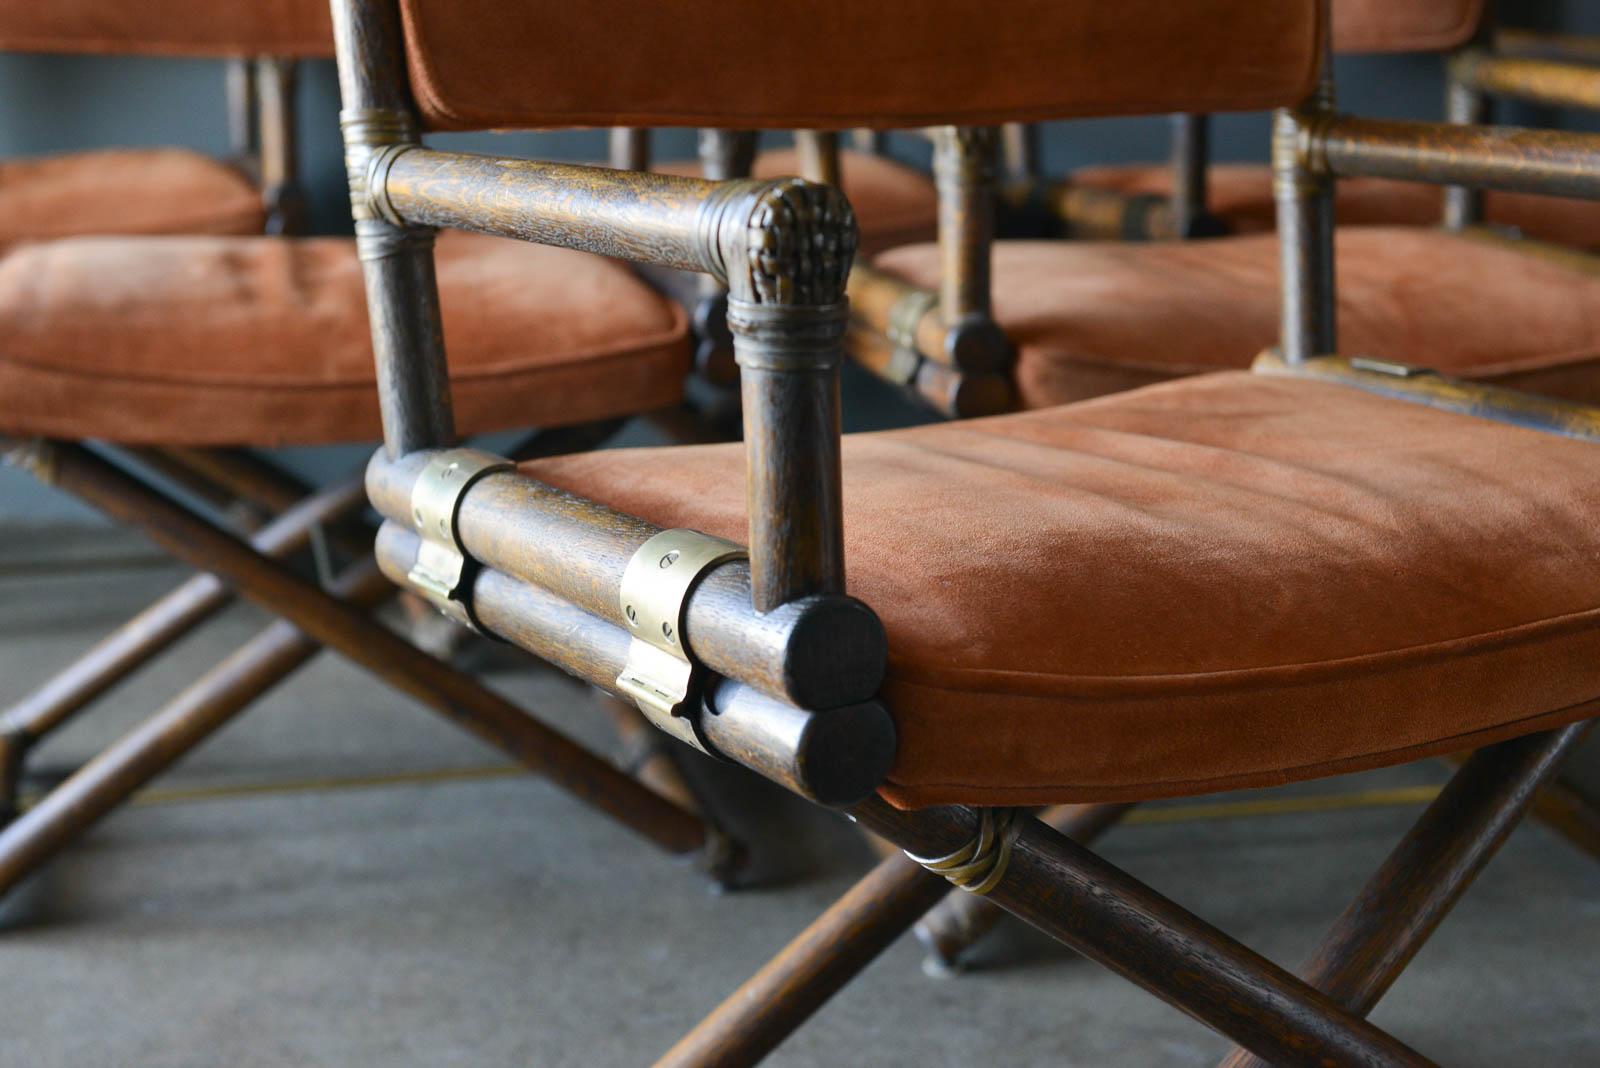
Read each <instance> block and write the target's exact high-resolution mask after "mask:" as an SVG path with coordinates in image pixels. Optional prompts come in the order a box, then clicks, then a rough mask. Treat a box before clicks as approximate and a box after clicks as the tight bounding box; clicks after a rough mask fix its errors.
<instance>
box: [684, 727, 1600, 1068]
mask: <svg viewBox="0 0 1600 1068" xmlns="http://www.w3.org/2000/svg"><path fill="white" fill-rule="evenodd" d="M1591 722H1592V721H1585V722H1582V723H1578V724H1574V725H1572V726H1569V727H1565V728H1562V729H1559V730H1555V731H1549V732H1546V733H1543V734H1537V735H1530V736H1527V737H1523V738H1517V739H1513V740H1511V741H1507V742H1502V743H1500V744H1498V745H1493V746H1489V747H1487V748H1484V749H1482V750H1480V751H1478V752H1477V753H1476V754H1474V755H1473V756H1472V757H1471V758H1469V759H1468V760H1467V761H1466V762H1465V763H1464V765H1463V766H1462V767H1461V769H1460V770H1459V771H1458V772H1457V773H1456V774H1455V776H1454V777H1453V778H1452V779H1451V780H1450V782H1449V784H1448V785H1447V786H1446V787H1445V788H1444V790H1443V791H1441V792H1440V794H1439V796H1438V797H1437V798H1436V799H1435V800H1434V801H1433V803H1432V804H1431V805H1429V807H1428V808H1427V810H1426V811H1425V812H1424V813H1423V815H1422V817H1421V818H1420V819H1419V820H1418V821H1417V823H1416V824H1415V825H1414V826H1413V827H1412V828H1411V830H1410V831H1409V832H1408V833H1407V835H1406V836H1405V838H1404V839H1403V840H1402V841H1401V842H1400V844H1399V845H1398V846H1397V847H1396V848H1395V849H1394V851H1393V852H1391V853H1390V855H1389V857H1388V858H1387V859H1386V860H1385V861H1384V863H1383V865H1382V867H1381V868H1380V869H1379V870H1378V872H1377V873H1376V874H1375V875H1374V876H1373V877H1372V879H1371V880H1370V881H1369V882H1368V883H1367V885H1366V886H1365V887H1364V888H1363V889H1362V891H1361V893H1360V894H1359V895H1358V896H1357V897H1356V899H1355V901H1353V902H1352V903H1351V904H1350V906H1349V907H1348V908H1346V909H1345V911H1344V913H1343V914H1342V915H1341V916H1340V917H1339V919H1338V920H1337V921H1336V922H1335V923H1334V925H1333V927H1332V928H1331V929H1330V930H1329V932H1328V934H1327V935H1326V936H1325V937H1324V939H1323V941H1322V943H1321V945H1320V946H1319V947H1318V949H1317V950H1316V952H1315V953H1314V954H1313V955H1312V956H1311V958H1310V959H1309V960H1308V962H1307V963H1306V964H1305V965H1304V966H1303V967H1302V969H1301V971H1300V977H1299V978H1298V979H1297V978H1295V977H1294V976H1291V975H1290V974H1288V973H1287V972H1285V971H1283V970H1282V969H1280V968H1278V967H1277V966H1275V965H1273V964H1272V963H1271V962H1269V961H1267V960H1265V959H1263V958H1261V957H1259V956H1257V955H1256V954H1254V953H1252V952H1251V951H1250V950H1248V949H1246V948H1245V947H1243V946H1242V945H1239V944H1238V943H1236V942H1234V941H1233V940H1232V939H1230V938H1229V937H1228V936H1227V935H1225V934H1223V933H1222V932H1221V931H1218V930H1216V929H1214V928H1211V927H1209V926H1207V925H1206V924H1204V923H1203V922H1202V921H1200V920H1198V919H1196V918H1195V917H1193V916H1191V915H1189V914H1188V913H1186V912H1184V911H1183V910H1182V909H1181V908H1179V907H1178V906H1177V905H1175V904H1173V903H1172V902H1170V901H1167V900H1166V899H1164V898H1162V897H1161V896H1159V895H1158V894H1156V893H1155V892H1154V891H1152V890H1150V889H1149V888H1148V887H1145V886H1143V885H1142V884H1140V883H1138V882H1137V881H1136V880H1134V879H1132V878H1131V877H1129V876H1128V875H1126V874H1124V873H1123V872H1121V871H1119V870H1117V869H1116V868H1114V867H1112V866H1111V865H1109V864H1107V863H1106V862H1105V861H1103V860H1100V859H1099V858H1098V857H1096V856H1095V855H1094V854H1092V853H1090V852H1088V851H1087V850H1086V849H1084V848H1083V846H1082V844H1080V842H1086V841H1087V840H1088V839H1090V838H1092V837H1093V836H1094V835H1095V834H1098V833H1099V832H1100V831H1103V830H1104V829H1106V828H1107V827H1109V826H1111V825H1112V824H1113V823H1115V821H1116V820H1117V818H1119V817H1120V816H1121V814H1122V812H1123V811H1125V809H1126V806H1121V805H1087V806H1071V807H1067V808H1063V809H1057V810H1053V812H1052V813H1051V818H1052V820H1053V822H1054V823H1055V824H1056V826H1051V825H1050V824H1047V823H1045V822H1043V821H1040V820H1028V821H1027V823H1026V824H1025V825H1024V826H1023V827H1022V829H1021V831H1020V832H1019V833H1018V834H1017V835H1016V838H1015V840H1014V842H1013V844H1012V847H1011V861H1010V865H1009V867H1008V868H1006V869H1005V870H1004V874H1003V877H1002V878H1001V879H1000V881H999V882H998V883H997V884H996V885H994V886H993V887H992V888H990V894H991V896H990V897H989V898H988V899H986V900H990V901H993V902H994V903H995V904H997V905H999V906H1000V907H1002V908H1004V909H1005V910H1006V911H1008V912H1011V913H1013V914H1015V915H1017V916H1018V917H1020V918H1022V919H1024V920H1026V921H1028V922H1029V923H1031V924H1033V925H1034V926H1035V927H1038V928H1039V929H1040V930H1042V931H1044V932H1046V933H1047V934H1050V935H1052V936H1053V937H1055V938H1057V939H1059V940H1060V941H1062V942H1063V943H1065V944H1066V945H1068V946H1071V947H1072V948H1074V949H1077V950H1078V951H1079V952H1081V953H1083V954H1084V955H1085V956H1087V957H1090V958H1091V959H1094V960H1096V961H1098V962H1100V963H1101V964H1103V965H1105V966H1106V967H1108V968H1110V969H1111V970H1112V971H1115V972H1117V973H1119V974H1121V975H1122V976H1123V977H1125V978H1127V979H1130V980H1131V981H1133V982H1135V983H1137V984H1139V985H1140V986H1142V987H1144V988H1145V989H1147V990H1149V991H1150V992H1152V993H1154V994H1156V995H1157V996H1158V997H1160V998H1162V999H1163V1000H1165V1001H1167V1002H1168V1003H1170V1004H1172V1005H1174V1006H1175V1007H1177V1008H1179V1009H1180V1010H1182V1011H1184V1012H1186V1013H1188V1014H1189V1015H1191V1016H1193V1017H1195V1018H1196V1019H1198V1020H1200V1021H1201V1022H1203V1023H1206V1024H1208V1025H1210V1026H1212V1027H1213V1028H1214V1029H1216V1030H1218V1031H1219V1032H1221V1033H1222V1034H1224V1035H1227V1036H1228V1037H1230V1038H1232V1039H1234V1040H1235V1041H1236V1042H1239V1043H1240V1044H1241V1048H1239V1049H1237V1050H1235V1051H1234V1052H1233V1053H1231V1054H1229V1055H1228V1057H1227V1058H1226V1059H1225V1060H1224V1061H1223V1062H1222V1068H1264V1066H1266V1065H1268V1064H1294V1065H1301V1064H1303V1065H1325V1064H1363V1065H1410V1066H1425V1065H1430V1064H1432V1062H1431V1061H1429V1060H1427V1059H1426V1058H1424V1057H1423V1056H1421V1055H1420V1054H1418V1053H1416V1052H1415V1051H1413V1050H1411V1049H1409V1048H1407V1047H1405V1046H1404V1045H1402V1044H1401V1043H1399V1042H1398V1041H1396V1040H1395V1039H1393V1038H1392V1037H1391V1036H1389V1035H1387V1034H1385V1033H1384V1032H1382V1031H1378V1030H1377V1029H1376V1028H1372V1027H1371V1026H1370V1025H1367V1024H1365V1022H1364V1017H1365V1016H1366V1014H1367V1013H1369V1012H1370V1011H1371V1010H1372V1008H1373V1006H1375V1005H1376V1004H1377V1002H1378V1000H1379V999H1380V998H1381V997H1382V996H1383V994H1384V992H1385V991H1387V990H1388V988H1389V986H1390V985H1391V984H1392V983H1393V982H1394V980H1395V979H1396V978H1397V977H1398V976H1399V975H1400V973H1401V972H1402V971H1403V970H1404V969H1405V967H1406V965H1407V964H1409V963H1410V961H1411V960H1412V958H1413V957H1414V956H1415V955H1416V953H1417V951H1418V950H1420V949H1421V947H1422V945H1423V944H1424V943H1425V942H1426V941H1427V939H1428V937H1429V936H1430V935H1431V934H1432V933H1433V931H1434V930H1435V929H1436V928H1437V927H1438V925H1439V924H1440V922H1442V921H1443V919H1444V917H1445V916H1446V915H1447V914H1448V913H1449V911H1450V909H1451V908H1452V907H1453V906H1454V905H1455V903H1456V901H1457V900H1459V898H1460V897H1461V895H1462V894H1463V893H1464V892H1465V891H1466V889H1467V888H1468V887H1469V886H1470V885H1471V883H1472V881H1473V879H1474V878H1475V877H1476V876H1477V874H1478V873H1479V872H1480V871H1482V869H1483V868H1484V866H1485V865H1486V864H1487V863H1488V862H1489V860H1490V859H1491V858H1492V857H1493V856H1494V854H1495V852H1496V851H1497V850H1498V849H1499V847H1500V845H1501V844H1502V843H1503V842H1504V841H1505V839H1506V837H1507V836H1508V835H1509V834H1510V832H1511V831H1512V829H1513V828H1514V827H1515V826H1516V825H1517V823H1518V822H1520V820H1521V819H1522V817H1523V816H1524V814H1525V813H1526V812H1527V811H1528V810H1529V809H1530V807H1531V806H1532V805H1533V804H1534V802H1535V798H1536V797H1537V796H1538V794H1539V791H1540V789H1541V787H1543V786H1545V785H1546V784H1547V783H1549V782H1550V781H1551V780H1552V778H1553V776H1554V775H1555V773H1556V772H1557V771H1558V769H1559V768H1560V766H1561V764H1562V762H1563V761H1564V760H1565V759H1566V758H1567V757H1568V756H1569V755H1570V754H1571V752H1572V751H1573V750H1574V749H1575V748H1576V747H1577V746H1578V744H1579V743H1580V741H1581V740H1582V738H1583V737H1584V735H1585V734H1586V733H1587V730H1588V728H1589V726H1590V724H1591ZM853 816H854V818H855V819H856V820H857V821H858V822H860V823H861V824H862V825H863V826H866V827H868V828H870V829H872V830H874V831H875V832H877V833H879V834H881V835H883V836H884V837H886V838H888V839H890V840H891V841H893V842H895V843H896V844H898V845H901V846H907V847H910V848H913V849H914V850H916V852H917V853H918V855H924V851H925V853H926V855H933V856H939V855H943V854H945V853H947V852H950V851H952V850H954V849H955V848H956V847H957V846H959V845H961V844H962V843H963V842H966V841H971V840H972V837H973V832H974V823H975V822H977V823H979V824H980V825H981V824H983V823H984V821H987V820H990V819H992V818H993V817H991V816H978V815H977V814H975V813H973V812H972V811H970V810H965V809H949V810H936V811H934V812H925V813H900V812H896V811H894V810H892V809H890V808H889V807H888V806H886V805H884V804H883V803H881V802H878V801H869V802H867V803H866V804H864V805H861V806H858V807H857V808H856V809H855V810H854V812H853ZM1074 838H1076V839H1079V841H1074V840H1073V839H1074ZM948 889H949V886H948V884H947V883H946V882H945V880H944V879H943V878H942V877H940V876H939V875H936V874H933V873H932V872H930V871H928V870H926V869H925V868H923V867H920V866H918V865H917V864H914V863H912V862H911V861H910V860H907V859H905V858H901V857H889V858H886V859H885V860H883V861H882V862H881V863H880V864H879V865H878V866H877V867H876V868H874V869H873V871H872V872H871V873H870V874H869V875H868V876H867V877H866V878H865V879H863V880H862V881H861V882H859V883H858V884H857V885H856V886H855V887H853V888H852V889H851V890H850V891H848V892H847V893H846V894H845V895H844V897H842V898H841V899H840V900H839V901H838V902H837V903H835V904H834V905H833V906H832V907H831V908H830V909H829V910H828V911H827V912H825V913H824V914H823V915H822V916H821V917H819V918H818V919H817V920H816V921H815V922H814V923H813V924H812V925H811V926H810V927H808V928H807V929H806V930H805V931H803V932H802V933H801V934H800V935H799V936H797V937H796V938H795V939H794V940H793V941H792V942H791V943H790V944H789V945H788V946H787V947H786V948H785V949H784V950H783V951H782V952H781V953H779V954H778V955H777V956H776V957H774V958H773V959H772V961H770V962H769V963H768V964H767V965H766V966H765V967H763V968H762V969H761V971H759V972H758V973H757V974H756V975H755V976H754V977H753V978H752V979H750V980H749V981H748V982H747V983H745V985H744V986H742V987H740V989H739V990H737V991H736V992H735V993H734V994H733V995H731V996H730V997H729V998H728V999H727V1000H726V1001H724V1002H723V1003H722V1004H721V1005H720V1006H719V1007H718V1008H717V1009H715V1010H714V1011H713V1012H712V1013H711V1014H710V1015H709V1016H707V1017H706V1018H705V1020H703V1021H702V1022H701V1023H700V1024H699V1025H698V1026H697V1027H696V1028H695V1029H694V1030H693V1031H691V1032H690V1033H689V1034H688V1035H687V1036H685V1037H684V1038H683V1039H682V1040H681V1041H680V1042H679V1043H678V1044H677V1045H675V1046H674V1047H673V1048H672V1049H671V1050H670V1051H669V1052H668V1053H667V1054H666V1055H665V1056H664V1057H662V1058H661V1060H660V1061H658V1062H657V1068H669V1066H670V1068H689V1066H695V1068H704V1066H710V1065H716V1066H718V1068H736V1066H740V1065H749V1064H755V1063H757V1062H759V1061H760V1060H761V1059H762V1058H763V1057H764V1056H765V1055H766V1054H767V1053H769V1052H770V1051H771V1050H772V1049H774V1048H775V1047H776V1046H777V1045H778V1044H779V1043H780V1042H782V1041H783V1040H784V1039H785V1038H787V1037H788V1036H789V1035H790V1034H792V1033H793V1032H794V1031H795V1030H796V1029H798V1028H799V1027H800V1025H801V1024H803V1023H804V1022H805V1021H806V1020H807V1019H808V1018H809V1017H810V1016H811V1014H812V1013H814V1012H815V1011H816V1010H817V1009H818V1008H820V1007H821V1006H822V1005H823V1004H824V1003H826V1001H827V1000H828V998H829V997H831V996H832V995H833V994H834V993H836V992H837V991H838V990H840V989H841V988H842V987H843V986H844V985H845V984H846V983H848V982H849V981H850V980H851V979H852V978H854V977H855V976H856V975H857V974H859V972H860V971H861V970H862V969H863V968H865V967H866V965H867V964H869V963H870V962H871V961H872V960H873V959H875V958H876V957H877V956H878V955H879V954H880V953H881V952H882V951H883V950H885V949H886V948H888V946H889V945H890V944H892V943H893V942H894V940H895V939H896V938H897V937H899V936H900V935H901V934H903V933H904V932H905V931H906V930H907V929H908V928H909V927H911V926H912V924H914V923H915V922H916V921H917V919H918V918H919V917H921V916H922V915H923V914H924V913H925V912H927V910H928V909H930V908H932V907H933V906H934V905H935V904H937V903H938V902H939V901H941V900H942V899H943V898H944V896H945V894H946V892H947V891H948ZM1251 1050H1254V1051H1255V1052H1250V1051H1251Z"/></svg>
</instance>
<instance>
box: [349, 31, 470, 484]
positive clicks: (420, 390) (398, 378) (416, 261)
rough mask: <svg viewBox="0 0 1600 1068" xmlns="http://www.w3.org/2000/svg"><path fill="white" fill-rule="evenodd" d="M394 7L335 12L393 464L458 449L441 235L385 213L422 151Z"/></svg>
mask: <svg viewBox="0 0 1600 1068" xmlns="http://www.w3.org/2000/svg"><path fill="white" fill-rule="evenodd" d="M399 19H400V15H399V10H398V8H397V7H396V5H393V4H385V3H355V2H346V3H335V4H334V5H333V32H334V45H335V47H336V49H337V51H338V56H339V93H340V97H341V99H342V101H343V107H342V109H341V110H340V112H339V128H340V130H341V131H342V132H343V134H344V145H345V169H346V171H347V173H348V176H349V181H350V211H351V214H352V215H353V216H354V218H355V224H356V249H357V252H358V254H359V255H360V257H361V267H362V273H363V275H364V276H365V278H366V287H367V309H368V313H369V315H370V317H371V320H372V353H373V357H374V359H375V362H376V365H377V377H378V401H379V405H380V407H381V409H382V413H383V444H384V448H385V449H386V450H387V451H388V453H389V455H390V456H391V457H399V456H403V455H405V454H406V453H408V452H415V451H416V450H418V449H427V448H437V447H440V446H444V445H449V444H452V443H453V442H454V440H455V436H456V433H455V418H454V415H453V413H452V411H451V407H450V375H449V371H448V369H447V368H446V365H445V356H444V329H443V326H442V322H441V316H440V312H439V290H438V286H437V284H436V280H435V275H434V265H433V230H432V229H430V228H428V227H425V226H408V225H407V224H406V223H405V222H404V221H402V220H401V219H400V218H399V217H398V216H397V215H395V214H394V213H393V211H392V210H389V211H385V206H384V203H383V198H382V196H381V195H380V196H378V197H373V196H372V195H371V193H372V192H374V191H376V192H378V193H379V194H381V193H382V190H383V176H384V175H385V174H386V173H387V170H388V166H389V164H391V163H393V161H394V157H395V156H396V155H397V154H399V153H401V152H404V151H405V150H406V149H407V148H410V147H413V146H415V145H416V144H417V143H418V133H417V123H416V119H415V117H414V116H413V114H412V110H411V103H410V101H409V100H407V99H406V95H405V90H404V89H403V88H402V87H403V86H404V85H405V84H406V79H405V76H404V75H405V71H404V63H403V59H402V55H401V46H400V22H399Z"/></svg>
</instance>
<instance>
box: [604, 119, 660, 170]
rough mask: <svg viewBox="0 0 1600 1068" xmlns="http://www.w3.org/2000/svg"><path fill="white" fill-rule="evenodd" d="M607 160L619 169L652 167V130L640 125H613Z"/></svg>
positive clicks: (609, 138) (646, 168)
mask: <svg viewBox="0 0 1600 1068" xmlns="http://www.w3.org/2000/svg"><path fill="white" fill-rule="evenodd" d="M606 161H607V162H608V163H610V164H611V166H612V167H614V168H615V169H617V170H619V171H647V170H649V169H650V131H649V130H647V129H643V128H641V127H638V126H613V127H612V128H611V132H610V135H609V137H608V139H607V152H606Z"/></svg>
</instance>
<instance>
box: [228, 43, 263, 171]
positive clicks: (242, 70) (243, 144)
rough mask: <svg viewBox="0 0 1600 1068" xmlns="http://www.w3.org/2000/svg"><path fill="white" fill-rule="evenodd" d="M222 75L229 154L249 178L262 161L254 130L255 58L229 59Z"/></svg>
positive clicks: (255, 130)
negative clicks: (226, 113)
mask: <svg viewBox="0 0 1600 1068" xmlns="http://www.w3.org/2000/svg"><path fill="white" fill-rule="evenodd" d="M224 77H225V92H226V96H227V107H228V154H229V155H230V156H231V157H232V159H233V161H234V162H235V163H236V164H237V165H239V166H240V167H242V168H244V169H245V170H247V171H249V172H250V173H251V176H252V177H257V176H258V174H259V171H260V165H261V161H260V156H259V152H260V140H259V135H258V131H257V129H256V80H255V66H254V61H253V60H249V59H245V58H242V57H239V58H234V59H230V60H228V65H227V67H226V68H225V74H224Z"/></svg>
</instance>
